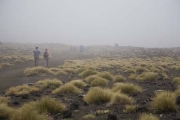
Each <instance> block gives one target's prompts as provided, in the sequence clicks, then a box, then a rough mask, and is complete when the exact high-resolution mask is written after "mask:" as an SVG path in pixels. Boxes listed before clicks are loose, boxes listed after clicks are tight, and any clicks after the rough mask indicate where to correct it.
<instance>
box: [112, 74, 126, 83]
mask: <svg viewBox="0 0 180 120" xmlns="http://www.w3.org/2000/svg"><path fill="white" fill-rule="evenodd" d="M125 81H126V78H125V77H123V76H122V75H115V76H114V82H125Z"/></svg>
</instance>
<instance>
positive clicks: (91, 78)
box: [85, 75, 97, 83]
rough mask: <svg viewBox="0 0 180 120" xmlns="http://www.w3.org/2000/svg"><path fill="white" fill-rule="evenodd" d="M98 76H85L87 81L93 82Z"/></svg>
mask: <svg viewBox="0 0 180 120" xmlns="http://www.w3.org/2000/svg"><path fill="white" fill-rule="evenodd" d="M96 77H97V75H90V76H88V77H86V78H85V81H86V82H87V83H91V82H92V81H93V80H94V79H95V78H96Z"/></svg>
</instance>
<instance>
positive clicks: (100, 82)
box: [90, 76, 108, 87]
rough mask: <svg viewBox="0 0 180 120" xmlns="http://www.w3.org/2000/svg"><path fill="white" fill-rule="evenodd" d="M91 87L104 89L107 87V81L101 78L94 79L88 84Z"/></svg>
mask: <svg viewBox="0 0 180 120" xmlns="http://www.w3.org/2000/svg"><path fill="white" fill-rule="evenodd" d="M90 85H91V86H93V87H95V86H102V87H106V86H107V85H108V81H107V80H106V79H104V78H102V77H98V76H97V77H95V79H94V80H93V81H92V82H91V83H90Z"/></svg>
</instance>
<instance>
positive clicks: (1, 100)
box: [0, 96, 10, 104]
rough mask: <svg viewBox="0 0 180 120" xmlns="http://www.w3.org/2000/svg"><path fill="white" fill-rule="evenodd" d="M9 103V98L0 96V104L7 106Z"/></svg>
mask: <svg viewBox="0 0 180 120" xmlns="http://www.w3.org/2000/svg"><path fill="white" fill-rule="evenodd" d="M9 101H10V99H9V97H3V96H0V104H2V103H3V104H8V102H9Z"/></svg>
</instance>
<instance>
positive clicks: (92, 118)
mask: <svg viewBox="0 0 180 120" xmlns="http://www.w3.org/2000/svg"><path fill="white" fill-rule="evenodd" d="M95 118H96V116H95V115H93V114H87V115H84V116H83V117H82V118H81V120H95Z"/></svg>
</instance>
